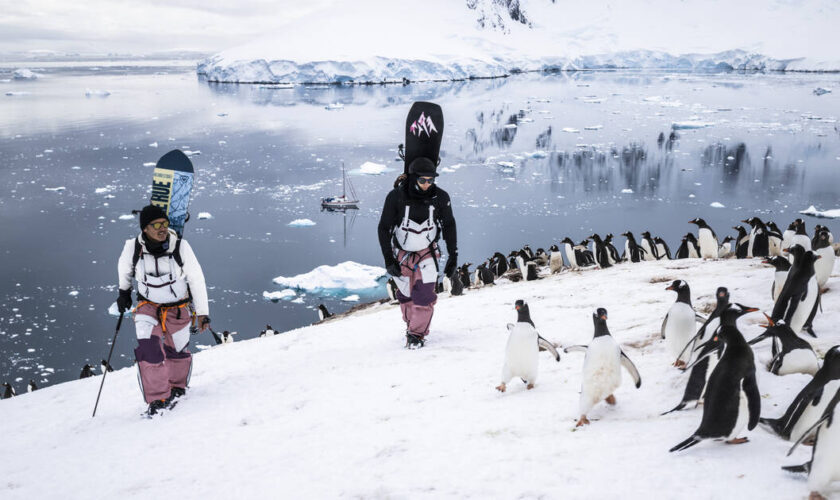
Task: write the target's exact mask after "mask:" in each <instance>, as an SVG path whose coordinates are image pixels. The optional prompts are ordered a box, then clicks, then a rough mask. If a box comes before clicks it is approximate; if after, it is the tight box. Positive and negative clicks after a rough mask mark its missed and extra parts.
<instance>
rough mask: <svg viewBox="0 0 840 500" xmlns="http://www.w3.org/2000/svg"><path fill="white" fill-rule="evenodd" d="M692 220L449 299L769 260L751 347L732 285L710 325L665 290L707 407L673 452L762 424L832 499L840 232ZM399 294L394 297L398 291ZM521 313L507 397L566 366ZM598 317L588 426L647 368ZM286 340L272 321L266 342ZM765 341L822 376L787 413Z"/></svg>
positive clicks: (775, 356)
mask: <svg viewBox="0 0 840 500" xmlns="http://www.w3.org/2000/svg"><path fill="white" fill-rule="evenodd" d="M689 222H690V223H692V224H695V225H696V226H697V228H698V234H697V235H696V236H695V235H694V234H693V233H688V234H686V235H685V236H684V237H683V238H682V239H681V244H680V246H679V248H678V250H677V252H676V253H675V254H674V256H673V257H672V254H671V250H670V249H669V248H668V245H667V244H666V243H665V242H664V240H662V239H661V238H659V237H653V236H652V235H651V234H650V233H649V232H647V231H645V232H643V233H641V237H640V239H639V240H637V239H636V238H635V237H634V235H633V233H631V232H629V231H628V232H625V233H622V236H624V237H625V238H626V242H625V245H624V249H623V252H622V253H621V255H619V252H618V251H617V249H616V248H615V246H614V245H613V243H612V241H613V235H612V234H607V235H606V236H605V237H603V238H602V237H600V236H599V235H598V234H592V235H590V236H589V237H588V238H587V239H585V240H583V241H581V242H580V243H575V242H574V241H573V240H572V239H571V238H568V237H567V238H564V239H563V240H562V241H561V242H560V244H559V245H558V244H553V245H551V246H550V247H549V250H548V252H546V251H545V250H544V249H543V248H538V249H537V250H536V251H532V250H531V248H530V246H528V245H526V246H525V247H523V248H522V249H519V250H515V251H512V252H510V253H508V255H507V256H505V255H504V254H503V253H501V252H496V253H494V255H493V256H492V257H490V258H489V259H487V260H486V261H484V262H483V263H481V264H479V266H477V268H476V270H475V271H474V272H470V270H469V267H470V266H471V265H472V264H471V263H465V264H463V265H462V266H460V267H459V268H458V270H457V272H456V273H455V274H454V275H453V276H452V277H451V278H446V277H444V281H443V283H442V284H441V286H442V290H441V291H447V292H449V293H450V294H451V295H455V296H457V295H461V294H462V293H464V290H466V289H474V288H479V287H483V286H488V285H493V284H494V283H495V282H496V280H498V279H500V278H506V279H508V280H509V281H521V280H525V281H531V280H535V279H540V270H541V269H543V270H544V272H545V271H547V272H548V273H552V274H553V273H557V272H560V271H563V270H580V269H585V268H607V267H611V266H613V265H616V264H619V263H622V262H641V261H645V260H670V259H672V258H675V259H683V258H704V259H717V258H727V257H735V258H752V257H762V258H764V259H765V260H763V263H764V264H766V265H768V266H772V267H773V268H774V269H775V272H774V275H773V281H772V282H771V283H770V295H771V297H772V299H773V301H774V307H773V311H772V313H771V314H770V315H767V314H765V321H764V323H763V324H762V325H761V326H762V327H763V328H764V332H763V333H761V334H760V335H758V336H757V337H755V338H753V339H751V340H749V341H747V340H746V339H745V338H744V336H743V334H742V333H741V332H740V330H739V329H738V324H737V320H738V319H739V318H740V317H742V316H745V315H747V314H751V313H755V312H757V311H758V310H757V309H755V308H752V307H749V306H745V305H743V304H741V303H737V302H730V294H729V291H728V290H727V289H726V288H723V287H720V288H718V290H717V291H716V301H717V303H716V306H715V308H714V310H713V311H712V312H711V313H710V314H709V315H708V316H707V317H703V316H701V315H700V314H698V313H696V312H695V310H694V308H693V306H692V303H691V290H690V287H689V284H688V283H687V282H685V281H684V280H680V279H677V280H674V281H673V282H672V283H671V284H670V285H669V286H668V287H667V288H665V290H667V291H673V292H675V294H676V300H675V302H674V303H673V304H672V306H671V307H670V309H669V310H668V312H667V314H666V315H665V317H664V318H663V321H662V326H661V337H662V339H663V340H664V342H665V344H666V347H667V349H668V352H669V353H670V355H671V357H672V358H673V360H674V361H673V366H674V367H675V368H677V369H680V370H684V371H688V372H689V378H688V381H687V383H686V387H685V391H684V395H683V398H682V400H681V401H680V402H679V403H678V404H677V405H676V406H675V407H674V408H673V409H671V410H669V411H666V412H664V413H663V415H665V414H668V413H671V412H674V411H680V410H683V409H685V408H687V407H690V406H691V407H697V406H698V405H700V404H701V403H702V405H703V413H702V418H701V420H700V422H699V424H698V426H697V428H696V429H695V430H694V431H693V432H692V433H691V434H690V435H689V436H688V437H687V438H686V439H684V440H683V441H681V442H680V443H678V444H676V445H675V446H673V447H672V448H671V449H670V451H671V452H681V451H683V450H686V449H688V448H691V447H692V446H695V445H697V444H698V443H700V442H701V441H704V440H725V442H726V443H727V444H742V443H746V442H748V438H746V437H742V436H741V433H742V431H743V430H744V428H745V427H746V428H747V429H748V430H753V429H754V428H755V427H756V426H757V425H759V424H760V425H761V426H762V427H763V428H764V429H766V430H767V431H768V432H771V433H773V434H775V435H777V436H778V437H779V438H781V439H784V440H788V441H791V442H792V443H793V445H792V447H791V449H790V452H788V455H790V453H791V452H792V451H793V450H794V449H795V448H796V447H798V446H800V445H807V446H811V447H812V454H811V460H810V461H808V462H806V463H804V464H801V465H790V466H785V467H783V469H785V470H787V471H790V472H793V473H805V474H808V487H809V489H810V490H811V498H814V499H816V498H823V497H822V496H821V492H824V491H826V490H827V488H828V487H829V485H830V484H831V483H832V482H833V481H836V480H840V452H838V451H837V450H840V423H837V422H838V421H840V419H835V418H834V417H835V416H838V415H835V410H837V407H838V403H840V345H837V346H834V347H832V348H831V349H830V350H828V351H827V352H826V354H825V356H824V359H823V360H822V363H820V360H819V358H818V356H817V354H816V353H815V352H814V350H813V349H812V347H811V345H810V343H809V342H808V341H807V339H806V338H804V337H803V335H804V334H807V335H809V336H813V337H816V333H815V332H814V330H813V326H812V321H813V319H814V317H815V315H816V314H817V312H818V309H819V303H820V294H821V292H822V291H823V287H824V286H825V285H826V283H827V281H828V278H829V276H830V273H831V271H832V269H833V265H834V259H835V253H834V250H833V247H832V244H833V236H832V234H831V233H830V232H829V230H828V229H827V228H825V227H823V226H819V225H817V226H816V227H815V231H814V236H813V238H809V237H808V235H807V232H806V230H805V224H804V222H803V221H802V220H801V219H797V220H796V221H794V222H793V223H791V224H790V225H789V226H788V229H787V230H786V231H785V232H784V233H782V232H780V231H779V230H778V227H777V226H776V225H775V224H774V223H772V222H768V223H764V222H762V221H761V220H760V219H758V218H757V217H752V218H750V219H746V220H743V221H742V222H743V223H745V224H748V225H749V228H750V230H749V232H748V231H747V230H746V229H744V227H742V226H735V227H734V229H735V230H736V231H737V233H738V235H737V237H735V238H732V237H729V236H727V237H726V238H725V239H724V240H723V243H722V244H721V243H719V241H718V238H717V236H716V234H715V232H714V230H712V228H711V227H709V226H708V224H707V223H706V222H705V221H704V220H703V219H700V218H697V219H693V220H691V221H689ZM388 291H389V297H391V298H392V299H393V298H394V297H393V296H391V292H392V290H391V287H390V286H389V287H388ZM514 307H515V310H516V314H517V320H516V323H511V324H508V325H507V330H508V332H509V337H508V342H507V345H506V349H505V353H504V354H505V356H504V363H503V366H502V371H501V380H500V384H499V385H498V386H496V389H497V390H498V391H500V392H502V393H504V392H506V391H507V390H508V384H509V383H510V382H511V380H513V379H515V378H518V379H520V380H521V381H522V383H523V384H525V386H526V389H527V390H531V389H534V388H535V385H536V382H537V379H538V366H539V353H540V352H541V351H546V352H548V353H550V354H551V356H552V358H554V360H555V361H556V362H560V354H559V353H558V351H557V348H558V347H559V346H557V345H555V344H554V343H552V342H550V341H548V340H546V339H545V338H543V337H542V336H541V335H540V334H539V333H538V331H537V329H536V326H535V324H534V322H533V320H532V319H531V314H530V309H529V306H528V304H527V303H526V302H525V301H524V300H517V301H516V303H515V306H514ZM318 313H319V319H321V320H322V321H323V320H325V319H327V318H330V317H332V316H333V314H331V313H329V312H328V311H327V310H326V307H324V306H323V305H320V306H319V308H318ZM592 319H593V326H594V334H593V339H592V341H591V343H590V344H589V345H574V346H568V347H566V348H565V349H563V351H564V352H565V353H574V352H583V353H585V356H584V361H583V377H582V387H581V393H580V401H579V408H580V418H579V419H578V421H577V423H576V425H577V426H583V425H588V424H590V421H589V419H588V418H587V413H588V412H589V411H590V410H591V409H592V408H593V407H594V406H595V405H596V404H598V403H600V402H602V401H603V402H605V403H607V404H609V405H615V404H616V403H617V401H616V398H615V396H614V395H613V392H614V391H615V390H616V389H617V388H618V387H619V385H620V384H621V373H622V369H623V370H626V371H627V372H628V374H629V375H630V376H631V378H632V380H633V383H634V385H635V386H636V388H639V387H640V386H641V376H640V374H639V371H638V369H637V368H636V366H635V364H634V363H633V362H632V361H631V360H630V358H628V357H627V355H626V354H625V353H624V352H622V350H621V348H620V346H619V345H618V343H617V342H616V341H615V339H614V338H613V337H612V335H611V333H610V331H609V329H608V327H607V319H608V313H607V310H606V309H605V308H598V309H597V310H596V311H595V312H594V313H593V315H592ZM698 325H699V327H698ZM212 333H213V335H214V337H216V342H217V343H230V342H232V341H233V335H234V334H235V332H233V333H231V332H228V331H224V332H223V333H222V334H221V335H218V334H216V333H215V332H212ZM277 333H278V332H276V331H275V330H274V329H273V328H272V327H271V326H270V325H266V328H265V330H263V331H262V332H260V336H261V337H263V336H274V335H275V334H277ZM765 341H769V342H770V347H771V354H772V359H771V361H770V363H769V364H768V365H767V366H766V367H765V368H766V369H767V370H768V371H769V372H771V373H773V374H775V375H779V376H784V375H788V374H792V373H804V374H808V375H811V376H812V377H813V378H812V379H811V380H810V381H809V382H808V383H807V384H806V385H805V386H804V387H803V388H802V389H801V390H800V392H799V393H798V394H797V395H796V397H795V398H794V399H793V401H792V402H791V403H790V404H789V406H788V407H787V408H786V409H785V411H784V413H783V414H782V415H780V416H778V417H770V416H767V415H765V416H761V398H760V393H759V388H758V386H757V382H756V364H755V358H754V355H753V351H752V348H751V346H752V345H755V344H758V343H760V342H765ZM100 369H101V371H102V372H103V373H104V372H105V371H112V370H113V369H112V368H111V366H110V365H109V364H108V363H107V362H106V361H105V360H102V362H101V364H100ZM95 375H96V373H95V371H94V369H93V367H92V366H91V365H89V364H85V365H84V367H83V368H82V371H81V374H80V378H87V377H92V376H95ZM3 388H4V389H3V399H7V398H11V397H14V396H16V391H15V389H14V387H12V386H11V384H9V383H4V384H3ZM37 389H38V387H37V385H36V383H35V381H34V380H30V381H29V384H28V385H27V392H32V391H34V390H37Z"/></svg>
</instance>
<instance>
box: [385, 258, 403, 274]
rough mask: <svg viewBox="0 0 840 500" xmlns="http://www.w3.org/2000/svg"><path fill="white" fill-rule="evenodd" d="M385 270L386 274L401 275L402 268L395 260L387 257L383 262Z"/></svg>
mask: <svg viewBox="0 0 840 500" xmlns="http://www.w3.org/2000/svg"><path fill="white" fill-rule="evenodd" d="M385 270H386V271H388V274H390V275H391V276H394V277H398V276H402V269H401V268H400V265H399V264H397V261H396V260H393V259H389V260H387V261H386V262H385Z"/></svg>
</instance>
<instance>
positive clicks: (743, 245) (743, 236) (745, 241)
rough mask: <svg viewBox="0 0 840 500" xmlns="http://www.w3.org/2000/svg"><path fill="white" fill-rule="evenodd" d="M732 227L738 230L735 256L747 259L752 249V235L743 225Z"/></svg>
mask: <svg viewBox="0 0 840 500" xmlns="http://www.w3.org/2000/svg"><path fill="white" fill-rule="evenodd" d="M732 229H734V230H736V231H738V236H737V237H736V238H735V258H736V259H746V258H747V252H748V251H749V249H750V235H749V234H747V231H746V230H745V229H744V227H743V226H732Z"/></svg>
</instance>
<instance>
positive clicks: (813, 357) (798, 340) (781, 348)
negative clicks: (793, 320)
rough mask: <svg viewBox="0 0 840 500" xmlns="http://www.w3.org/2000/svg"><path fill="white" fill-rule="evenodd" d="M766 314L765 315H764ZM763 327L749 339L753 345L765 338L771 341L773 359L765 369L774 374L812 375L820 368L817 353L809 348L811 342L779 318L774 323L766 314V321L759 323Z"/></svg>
mask: <svg viewBox="0 0 840 500" xmlns="http://www.w3.org/2000/svg"><path fill="white" fill-rule="evenodd" d="M765 316H766V315H765ZM761 326H763V327H764V328H765V330H764V333H762V334H761V335H759V336H758V337H756V338H754V339H752V340H750V342H749V344H750V345H753V344H756V343H758V342H761V341H762V340H765V339H771V340H772V342H773V345H772V348H771V354H772V355H773V359H772V360H771V361H770V364H769V366H768V367H767V369H768V370H769V371H770V373H772V374H774V375H790V374H791V373H807V374H808V375H813V374H815V373H817V370H819V369H820V362H819V360H817V354H816V353H815V352H814V349H813V348H811V344H809V343H808V341H807V340H805V339H803V338H802V337H800V336H799V335H797V334H795V333H793V330H791V329H790V327H789V326H787V325H786V324H785V323H784V321H782V320H780V321H779V322H778V323H774V322H773V320H772V319H770V317H769V316H767V323H766V324H764V325H761Z"/></svg>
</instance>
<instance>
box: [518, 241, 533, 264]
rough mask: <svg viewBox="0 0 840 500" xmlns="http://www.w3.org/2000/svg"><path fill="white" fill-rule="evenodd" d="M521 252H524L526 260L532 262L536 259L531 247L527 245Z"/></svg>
mask: <svg viewBox="0 0 840 500" xmlns="http://www.w3.org/2000/svg"><path fill="white" fill-rule="evenodd" d="M521 252H523V253H524V254H525V256H527V258H526V259H525V260H531V259H533V258H534V252H533V251H532V250H531V247H530V246H529V245H525V246H524V247H522V250H521Z"/></svg>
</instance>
